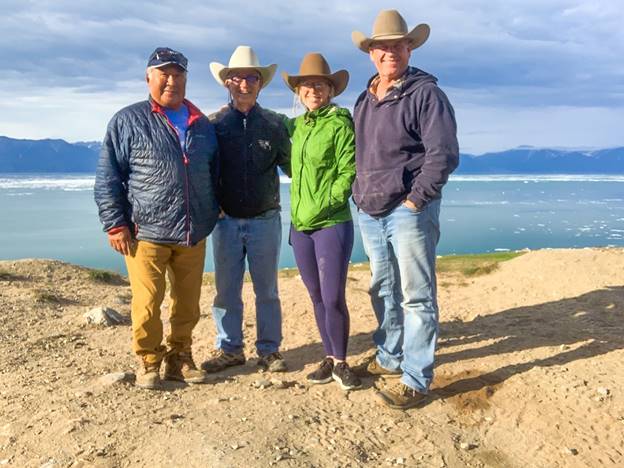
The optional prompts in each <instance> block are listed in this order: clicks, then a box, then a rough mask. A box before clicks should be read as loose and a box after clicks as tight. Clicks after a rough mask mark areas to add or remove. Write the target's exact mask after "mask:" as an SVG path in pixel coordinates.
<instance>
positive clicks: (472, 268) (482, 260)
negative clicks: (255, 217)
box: [203, 252, 526, 284]
mask: <svg viewBox="0 0 624 468" xmlns="http://www.w3.org/2000/svg"><path fill="white" fill-rule="evenodd" d="M525 253H526V252H495V253H483V254H471V255H447V256H444V257H439V258H438V259H437V262H436V270H437V272H438V273H459V274H461V275H463V276H469V277H470V276H480V275H487V274H488V273H492V272H493V271H495V270H496V269H497V268H498V266H499V264H500V263H501V262H505V261H507V260H511V259H512V258H516V257H519V256H520V255H523V254H525ZM349 271H351V272H353V271H369V266H368V262H363V263H352V264H351V265H349ZM298 274H299V270H298V269H297V268H283V269H281V270H279V272H278V277H279V278H292V277H294V276H297V275H298ZM243 281H244V282H246V283H247V282H250V281H251V278H250V276H249V272H245V276H244V278H243ZM203 284H214V273H212V272H211V273H204V280H203ZM466 284H467V283H466Z"/></svg>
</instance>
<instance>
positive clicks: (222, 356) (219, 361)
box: [201, 349, 245, 372]
mask: <svg viewBox="0 0 624 468" xmlns="http://www.w3.org/2000/svg"><path fill="white" fill-rule="evenodd" d="M243 364H245V353H243V351H239V352H238V353H226V352H225V351H223V350H222V349H220V350H219V351H217V353H216V355H215V357H213V358H212V359H209V360H208V361H205V362H204V363H202V365H201V368H202V369H204V370H205V371H206V372H219V371H222V370H223V369H227V368H228V367H233V366H242V365H243Z"/></svg>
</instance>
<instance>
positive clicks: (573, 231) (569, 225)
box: [0, 174, 624, 273]
mask: <svg viewBox="0 0 624 468" xmlns="http://www.w3.org/2000/svg"><path fill="white" fill-rule="evenodd" d="M93 182H94V177H93V176H89V175H84V174H60V175H59V174H55V175H34V174H27V175H23V174H21V175H17V174H0V259H3V260H7V259H18V258H53V259H59V260H63V261H66V262H71V263H76V264H79V265H85V266H89V267H94V268H104V269H110V270H114V271H118V272H121V273H125V271H126V270H125V265H124V262H123V258H122V257H121V256H120V255H119V254H117V253H115V252H114V251H112V250H111V249H110V247H109V246H108V242H107V239H106V235H105V234H104V233H103V232H102V230H101V227H100V223H99V220H98V218H97V210H96V206H95V203H94V201H93V192H92V189H93ZM288 190H289V185H288V184H287V183H283V184H282V187H281V196H282V211H283V213H282V230H283V241H282V252H281V259H280V264H281V266H282V267H292V266H294V265H295V262H294V259H293V255H292V250H291V248H290V246H289V245H288V243H287V239H288V227H289V222H290V221H289V215H288V213H289V210H290V203H289V196H288ZM352 211H353V212H354V214H355V209H354V208H353V207H352ZM355 219H357V217H355ZM440 222H441V230H442V237H441V239H440V244H439V246H438V254H440V255H448V254H462V253H480V252H493V251H502V250H518V249H525V248H528V249H538V248H549V247H553V248H554V247H592V246H619V247H624V175H623V176H603V175H574V176H568V175H548V176H535V175H530V176H522V175H513V176H510V175H495V176H491V175H488V176H452V177H451V180H450V181H449V183H448V184H447V186H446V187H445V189H444V197H443V203H442V212H441V218H440ZM351 260H352V261H353V262H361V261H365V260H366V255H365V253H364V250H363V247H362V240H361V237H360V235H359V232H358V230H357V222H356V239H355V245H354V249H353V254H352V257H351ZM213 269H214V264H213V261H212V255H211V248H209V249H208V255H207V259H206V271H212V270H213Z"/></svg>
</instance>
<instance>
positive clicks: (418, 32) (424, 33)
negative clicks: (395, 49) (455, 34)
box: [351, 23, 431, 53]
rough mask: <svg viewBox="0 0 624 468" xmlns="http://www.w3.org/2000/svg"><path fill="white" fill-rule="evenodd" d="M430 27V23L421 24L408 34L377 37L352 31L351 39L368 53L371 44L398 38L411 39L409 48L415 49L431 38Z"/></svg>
mask: <svg viewBox="0 0 624 468" xmlns="http://www.w3.org/2000/svg"><path fill="white" fill-rule="evenodd" d="M430 31H431V30H430V28H429V25H428V24H424V23H423V24H419V25H418V26H416V27H415V28H414V29H412V30H411V31H410V32H408V33H406V34H384V35H379V36H375V37H366V35H365V34H364V33H361V32H360V31H353V32H352V33H351V40H352V41H353V44H355V47H357V48H358V49H360V50H361V51H362V52H365V53H368V52H369V51H370V46H371V44H372V43H373V42H376V41H393V40H397V39H404V38H405V39H409V49H410V50H414V49H417V48H418V47H420V46H421V45H423V44H424V43H425V42H427V39H428V38H429V33H430Z"/></svg>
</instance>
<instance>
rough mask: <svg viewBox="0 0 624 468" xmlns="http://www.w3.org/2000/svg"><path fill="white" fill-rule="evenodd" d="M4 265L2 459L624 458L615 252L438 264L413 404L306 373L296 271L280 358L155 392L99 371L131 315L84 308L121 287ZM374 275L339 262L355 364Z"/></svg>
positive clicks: (317, 462) (601, 461) (551, 463)
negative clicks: (436, 338)
mask: <svg viewBox="0 0 624 468" xmlns="http://www.w3.org/2000/svg"><path fill="white" fill-rule="evenodd" d="M0 272H3V273H1V274H0V359H1V361H0V394H1V396H2V399H1V401H0V417H1V419H0V465H9V466H20V467H30V466H32V467H40V466H46V467H51V466H102V467H116V466H150V467H160V466H163V467H165V466H167V467H168V466H207V467H211V466H219V467H239V466H245V467H256V466H258V467H264V466H271V465H273V466H284V467H289V466H290V467H294V466H316V467H320V466H328V467H329V466H332V467H333V466H353V467H355V466H401V465H404V466H423V467H447V466H448V467H463V466H475V467H484V466H488V467H490V466H491V467H576V466H579V467H581V466H590V467H599V466H624V390H622V383H623V382H624V320H623V319H624V251H622V250H621V249H582V250H544V251H535V252H530V253H527V254H525V255H523V256H521V257H518V258H516V259H513V260H511V261H508V262H505V263H503V264H501V267H500V268H499V269H498V270H497V271H495V272H493V273H491V274H489V275H487V276H481V277H476V278H464V277H461V276H459V275H457V274H453V275H452V274H447V275H441V276H440V278H439V284H440V292H439V296H440V309H441V339H440V343H439V350H438V361H437V369H436V378H435V382H434V386H433V389H432V393H431V398H430V401H429V403H428V404H426V405H425V406H424V407H422V408H418V409H413V410H409V411H406V412H403V411H395V410H390V409H387V408H385V407H383V406H381V405H380V404H379V403H378V402H377V401H376V399H375V397H374V388H375V386H381V385H383V381H373V380H368V379H367V380H366V381H365V388H364V389H363V390H359V391H353V392H350V393H345V392H343V391H341V390H340V389H339V387H338V386H337V385H336V384H335V383H332V384H328V385H323V386H309V385H307V384H306V383H305V375H306V373H307V372H309V371H310V370H311V369H312V368H313V367H314V366H315V365H316V363H317V362H318V361H319V360H320V359H321V358H322V348H321V345H320V342H319V337H318V332H317V330H316V327H315V325H314V321H313V317H312V310H311V306H310V302H309V299H308V297H307V294H306V292H305V290H304V287H303V285H302V283H301V280H300V279H299V278H297V277H292V278H285V279H283V280H282V281H281V283H280V289H281V297H282V300H283V302H282V305H283V310H284V329H283V332H284V343H283V351H284V353H283V354H284V356H285V358H286V359H287V361H288V363H289V365H290V368H291V371H290V372H288V373H286V374H278V375H272V376H271V375H266V374H262V373H260V372H259V371H258V370H257V368H256V366H255V359H250V361H249V363H248V364H247V365H246V366H244V367H239V368H235V369H231V370H229V371H227V372H224V373H222V374H217V375H215V376H214V377H213V378H212V380H211V382H210V383H208V384H206V385H195V386H184V385H176V384H168V386H167V387H166V389H165V390H164V391H157V392H154V391H147V390H139V389H137V388H135V387H134V386H133V385H132V383H131V381H132V376H131V375H128V379H127V380H130V382H117V383H111V382H110V381H109V379H110V378H111V376H108V377H106V376H107V375H108V374H110V373H119V372H133V371H134V368H135V359H134V357H133V355H132V353H131V352H130V328H129V326H127V325H122V326H116V327H108V328H107V327H103V326H94V325H89V324H86V323H85V322H84V319H83V317H82V315H83V313H84V312H85V311H87V310H88V309H89V308H91V307H95V306H107V307H111V308H113V309H115V310H117V311H119V312H120V313H122V314H126V315H127V314H129V299H130V294H129V288H128V286H127V285H126V284H123V283H120V284H117V285H108V284H107V285H102V284H98V283H96V282H94V281H93V280H92V279H90V275H89V271H88V270H87V269H85V268H80V267H76V266H72V265H67V264H63V263H60V262H56V261H43V260H22V261H3V262H0ZM368 278H369V274H368V272H367V271H353V272H351V274H350V275H349V285H348V302H349V305H350V308H351V314H352V331H351V336H352V339H351V343H350V353H351V356H350V360H351V362H352V363H357V362H358V361H360V360H362V359H363V358H364V357H366V356H367V355H369V354H370V352H371V339H370V334H371V331H372V330H373V329H374V324H375V320H374V317H373V315H372V311H371V309H370V306H369V301H368V295H367V285H368ZM244 291H245V301H246V318H245V320H246V322H245V335H246V337H247V343H248V344H247V347H246V353H247V355H248V356H249V357H255V356H254V352H253V342H254V337H255V320H254V309H253V296H252V293H251V285H250V284H248V283H247V284H246V285H245V290H244ZM213 295H214V289H213V287H212V286H211V285H210V284H206V285H205V287H204V291H203V297H202V312H203V315H202V318H201V321H200V324H199V325H198V327H197V328H196V332H195V342H196V345H195V356H196V360H197V361H202V360H203V359H205V358H207V357H208V356H209V354H210V352H211V351H212V348H213V343H214V327H213V322H212V318H211V316H210V303H211V300H212V298H213ZM164 315H166V312H165V313H164ZM272 378H277V379H279V381H274V384H273V385H271V386H268V387H266V382H264V383H265V385H259V384H261V383H263V382H261V381H262V380H263V379H264V380H269V381H270V380H271V379H272ZM257 387H264V388H257Z"/></svg>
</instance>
